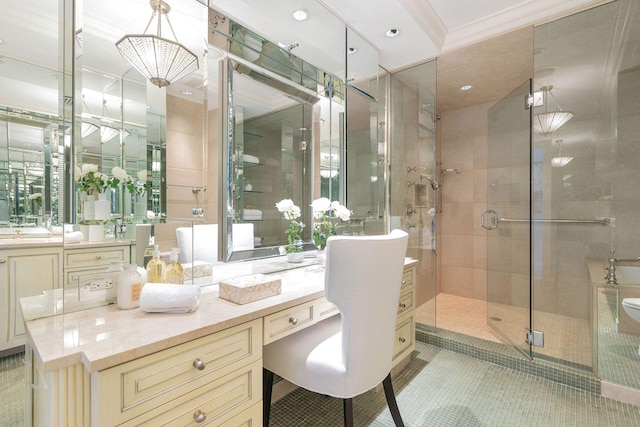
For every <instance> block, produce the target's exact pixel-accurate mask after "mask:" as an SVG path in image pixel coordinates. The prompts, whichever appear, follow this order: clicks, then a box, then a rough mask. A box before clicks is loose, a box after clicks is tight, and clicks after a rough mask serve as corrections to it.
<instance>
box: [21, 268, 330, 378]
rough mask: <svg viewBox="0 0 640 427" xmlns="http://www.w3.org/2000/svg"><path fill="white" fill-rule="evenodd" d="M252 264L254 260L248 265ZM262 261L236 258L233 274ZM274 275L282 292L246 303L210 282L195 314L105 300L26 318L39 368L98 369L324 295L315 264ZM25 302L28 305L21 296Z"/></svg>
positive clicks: (42, 369)
mask: <svg viewBox="0 0 640 427" xmlns="http://www.w3.org/2000/svg"><path fill="white" fill-rule="evenodd" d="M278 260H279V259H278ZM272 262H273V260H272ZM254 263H255V264H257V265H253V266H252V265H250V264H254ZM261 264H262V263H261V262H260V261H249V262H246V263H240V267H241V268H240V271H238V274H237V275H238V276H240V275H244V274H245V273H244V272H245V271H248V270H253V271H256V270H262V269H263V268H264V266H263V265H261ZM290 267H291V265H290V266H289V268H290ZM247 274H249V273H247ZM227 277H228V276H227ZM273 277H274V278H276V277H278V278H280V279H281V280H282V293H281V294H280V295H276V296H273V297H269V298H265V299H262V300H258V301H255V302H252V303H249V304H244V305H238V304H235V303H232V302H230V301H226V300H223V299H220V298H218V286H217V284H214V285H211V286H206V287H203V288H202V297H201V300H200V307H199V308H198V310H196V311H195V312H193V313H187V314H167V313H145V312H143V311H142V310H141V309H139V308H136V309H132V310H119V309H118V308H117V306H115V305H109V306H103V307H98V308H92V309H88V310H82V311H78V312H74V313H66V314H62V315H58V316H53V317H48V318H43V319H36V320H31V321H28V322H27V323H26V329H27V335H28V337H29V342H30V343H31V345H32V350H33V352H34V356H35V360H36V361H37V364H38V366H39V369H40V371H41V372H42V373H46V372H50V371H53V370H56V369H60V368H63V367H66V366H71V365H74V364H76V363H82V364H83V365H84V366H85V368H86V370H87V371H88V372H97V371H100V370H103V369H106V368H109V367H112V366H115V365H118V364H120V363H123V362H126V361H128V360H131V359H135V358H138V357H141V356H145V355H148V354H151V353H154V352H157V351H160V350H163V349H165V348H168V347H172V346H175V345H178V344H182V343H185V342H188V341H191V340H194V339H197V338H200V337H203V336H206V335H209V334H212V333H215V332H218V331H221V330H224V329H227V328H230V327H232V326H235V325H239V324H241V323H244V322H248V321H250V320H254V319H258V318H261V317H264V316H266V315H268V314H271V313H274V312H277V311H279V310H283V309H285V308H287V307H291V306H294V305H297V304H300V303H303V302H306V301H310V300H313V299H316V298H319V297H322V296H323V295H324V268H322V267H319V266H318V265H315V264H310V265H306V266H303V267H301V268H297V269H293V270H287V271H282V272H278V273H274V274H273ZM23 307H25V311H26V310H28V307H26V306H25V303H24V301H23Z"/></svg>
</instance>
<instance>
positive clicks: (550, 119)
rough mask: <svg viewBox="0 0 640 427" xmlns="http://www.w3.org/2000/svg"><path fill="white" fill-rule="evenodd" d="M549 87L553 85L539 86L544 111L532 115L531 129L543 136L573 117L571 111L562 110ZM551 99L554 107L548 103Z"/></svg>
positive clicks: (551, 87)
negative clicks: (542, 96)
mask: <svg viewBox="0 0 640 427" xmlns="http://www.w3.org/2000/svg"><path fill="white" fill-rule="evenodd" d="M551 89H553V86H544V87H542V88H540V90H541V91H542V92H543V94H544V98H543V99H544V112H543V113H538V114H534V115H533V131H534V132H535V133H537V134H541V135H543V136H547V135H549V134H552V133H553V132H555V131H557V130H558V129H560V127H562V126H563V125H564V124H565V123H567V122H568V121H569V120H571V118H572V117H573V113H570V112H568V111H563V110H562V108H561V107H560V104H558V102H557V101H556V99H555V97H554V96H553V94H552V93H551ZM551 100H553V102H555V104H556V105H555V107H554V106H552V105H549V104H550V103H551Z"/></svg>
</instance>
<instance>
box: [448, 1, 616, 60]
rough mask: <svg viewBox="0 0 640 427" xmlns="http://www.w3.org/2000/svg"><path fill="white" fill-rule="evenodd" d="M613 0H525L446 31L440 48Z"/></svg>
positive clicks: (484, 38)
mask: <svg viewBox="0 0 640 427" xmlns="http://www.w3.org/2000/svg"><path fill="white" fill-rule="evenodd" d="M612 1H614V0H529V1H527V2H526V3H524V4H520V5H517V6H514V7H510V8H507V9H505V10H502V11H500V12H498V13H495V14H493V15H490V16H486V17H483V18H481V19H478V20H476V21H473V22H470V23H468V24H465V25H463V26H460V27H457V28H453V29H451V30H450V31H449V32H448V33H447V37H446V40H445V43H444V45H442V51H443V52H444V51H450V50H453V49H457V48H460V47H463V46H467V45H470V44H473V43H477V42H478V41H481V40H486V39H489V38H491V37H495V36H497V35H500V34H504V33H507V32H510V31H513V30H516V29H519V28H523V27H526V26H529V25H540V24H543V23H545V22H549V21H553V20H555V19H558V18H562V17H564V16H568V15H571V14H574V13H577V12H580V11H583V10H586V9H589V8H592V7H595V6H600V5H603V4H606V3H610V2H612Z"/></svg>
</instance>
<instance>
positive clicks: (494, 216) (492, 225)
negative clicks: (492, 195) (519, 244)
mask: <svg viewBox="0 0 640 427" xmlns="http://www.w3.org/2000/svg"><path fill="white" fill-rule="evenodd" d="M487 214H489V215H490V216H489V218H488V219H489V221H486V219H485V217H486V216H487ZM487 222H488V224H487ZM500 222H537V223H547V224H600V225H609V224H610V223H611V220H610V219H609V218H596V219H535V218H534V219H519V218H518V219H516V218H499V217H498V212H496V211H494V210H493V209H486V210H484V211H482V216H481V225H482V228H484V229H487V230H495V229H496V228H498V224H499V223H500Z"/></svg>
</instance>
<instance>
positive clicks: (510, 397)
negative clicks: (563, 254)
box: [0, 342, 640, 427]
mask: <svg viewBox="0 0 640 427" xmlns="http://www.w3.org/2000/svg"><path fill="white" fill-rule="evenodd" d="M416 346H417V347H416V352H415V353H414V354H415V358H414V359H413V360H412V361H411V363H410V364H409V365H408V366H407V368H406V369H404V370H403V371H402V372H400V373H399V374H398V375H397V376H396V377H395V378H394V388H395V390H396V396H397V399H398V405H399V407H400V411H401V413H402V416H403V419H404V421H405V425H406V426H407V427H422V426H432V427H448V426H451V427H454V426H460V427H475V426H477V427H480V426H483V427H489V426H500V427H509V426H518V427H521V426H541V427H554V426H558V427H560V426H562V427H570V426H585V427H586V426H588V427H592V426H603V427H604V426H607V427H615V426H621V427H622V426H624V427H633V426H638V427H640V407H636V406H631V405H627V404H623V403H619V402H616V401H614V400H610V399H606V398H602V397H599V396H597V395H595V394H592V393H588V392H584V391H579V390H576V389H574V388H570V387H567V386H563V385H560V384H558V383H555V382H552V381H548V380H544V379H541V378H539V377H536V376H533V375H529V374H523V373H521V372H517V371H514V370H512V369H508V368H503V367H500V366H497V365H494V364H490V363H485V362H482V361H479V360H477V359H475V358H472V357H468V356H464V355H461V354H458V353H454V352H452V351H448V350H443V349H440V348H438V347H434V346H431V345H428V344H425V343H422V342H417V344H416ZM22 357H23V355H16V356H11V357H5V358H2V359H0V379H1V380H2V382H1V393H0V399H1V400H0V401H1V404H0V405H1V406H0V408H1V412H0V425H1V426H3V427H17V426H21V425H22V423H23V421H22V420H23V415H22V411H23V404H24V401H23V396H24V390H23V384H24V383H23V381H24V364H23V362H22ZM271 414H272V417H271V425H272V426H273V427H307V426H308V427H312V426H331V427H334V426H335V427H338V426H341V425H342V403H341V401H340V400H339V399H333V398H329V397H326V396H323V395H318V394H314V393H311V392H308V391H306V390H301V389H299V390H296V391H294V392H292V393H291V394H289V395H287V396H285V397H284V398H283V399H281V400H279V401H278V402H276V403H275V404H274V406H273V409H272V411H271ZM354 415H355V424H356V425H357V426H376V427H388V426H392V425H393V423H392V420H391V415H390V414H389V411H388V409H387V406H386V401H385V398H384V393H382V392H375V391H370V392H367V393H365V394H363V395H362V396H358V397H357V398H355V399H354Z"/></svg>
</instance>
